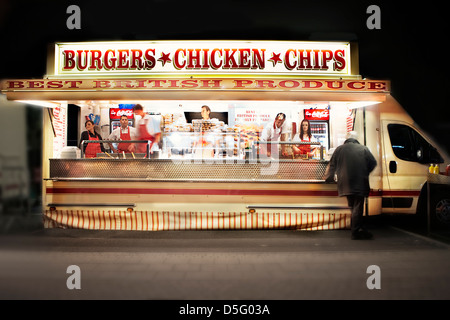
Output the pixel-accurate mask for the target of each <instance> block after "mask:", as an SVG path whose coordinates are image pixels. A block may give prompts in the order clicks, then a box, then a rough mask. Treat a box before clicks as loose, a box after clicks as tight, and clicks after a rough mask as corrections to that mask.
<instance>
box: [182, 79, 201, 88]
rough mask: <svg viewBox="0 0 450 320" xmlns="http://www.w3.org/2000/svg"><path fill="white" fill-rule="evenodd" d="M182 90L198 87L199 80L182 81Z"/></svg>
mask: <svg viewBox="0 0 450 320" xmlns="http://www.w3.org/2000/svg"><path fill="white" fill-rule="evenodd" d="M181 87H182V88H195V87H198V84H197V80H183V81H181Z"/></svg>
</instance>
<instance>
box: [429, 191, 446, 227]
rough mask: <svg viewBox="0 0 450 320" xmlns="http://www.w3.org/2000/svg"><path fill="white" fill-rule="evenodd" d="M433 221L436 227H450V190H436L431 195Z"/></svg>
mask: <svg viewBox="0 0 450 320" xmlns="http://www.w3.org/2000/svg"><path fill="white" fill-rule="evenodd" d="M430 209H431V212H430V213H431V223H432V226H435V227H445V228H450V192H449V190H447V191H446V192H445V190H443V191H439V192H436V194H435V195H432V196H431V208H430Z"/></svg>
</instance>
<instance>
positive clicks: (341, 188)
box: [324, 132, 377, 240]
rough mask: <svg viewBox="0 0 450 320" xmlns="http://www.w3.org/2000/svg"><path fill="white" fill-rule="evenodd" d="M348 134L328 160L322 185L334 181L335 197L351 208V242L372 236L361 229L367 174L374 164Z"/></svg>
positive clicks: (368, 154) (375, 163)
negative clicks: (340, 198)
mask: <svg viewBox="0 0 450 320" xmlns="http://www.w3.org/2000/svg"><path fill="white" fill-rule="evenodd" d="M355 138H356V134H355V133H354V132H351V133H350V134H349V135H348V139H347V140H345V142H344V144H343V145H341V146H339V147H337V148H336V150H335V151H334V153H333V155H332V156H331V159H330V163H329V165H328V167H327V170H326V173H325V177H324V179H325V181H326V182H333V181H335V175H336V178H337V187H338V194H339V196H340V197H343V196H346V197H347V202H348V205H349V207H350V208H351V212H352V217H351V231H352V239H355V240H359V239H371V238H372V234H371V233H370V232H368V231H367V230H365V229H364V227H363V212H364V200H365V197H367V196H368V195H369V191H370V186H369V174H370V173H371V172H372V170H373V169H374V168H375V167H376V165H377V161H376V160H375V157H374V156H373V154H372V153H371V152H370V150H369V149H368V148H367V147H366V146H363V145H361V144H360V143H359V142H358V140H356V139H355Z"/></svg>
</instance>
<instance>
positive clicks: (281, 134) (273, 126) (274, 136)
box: [260, 112, 289, 157]
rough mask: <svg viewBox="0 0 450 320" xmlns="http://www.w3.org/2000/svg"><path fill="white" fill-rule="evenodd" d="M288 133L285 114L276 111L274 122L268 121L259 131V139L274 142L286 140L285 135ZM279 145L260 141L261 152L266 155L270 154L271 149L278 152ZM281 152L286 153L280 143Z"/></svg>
mask: <svg viewBox="0 0 450 320" xmlns="http://www.w3.org/2000/svg"><path fill="white" fill-rule="evenodd" d="M288 133H289V128H288V126H287V124H286V115H285V114H284V113H282V112H280V113H278V114H277V115H276V117H275V120H274V122H269V123H268V124H267V125H266V127H265V128H264V129H263V131H262V132H261V137H260V141H261V142H276V141H278V140H280V141H286V140H287V135H288ZM279 150H280V149H279V146H278V145H277V144H265V143H261V153H262V154H267V156H268V157H270V156H271V154H272V151H274V152H276V153H277V154H278V152H279ZM281 152H282V154H283V155H286V154H287V152H286V147H285V146H284V145H282V147H281Z"/></svg>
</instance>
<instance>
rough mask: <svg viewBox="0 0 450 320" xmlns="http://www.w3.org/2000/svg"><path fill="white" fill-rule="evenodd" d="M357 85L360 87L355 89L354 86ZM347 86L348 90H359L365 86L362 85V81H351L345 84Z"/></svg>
mask: <svg viewBox="0 0 450 320" xmlns="http://www.w3.org/2000/svg"><path fill="white" fill-rule="evenodd" d="M357 84H359V85H360V86H358V87H356V86H355V85H357ZM347 86H348V87H349V88H350V89H356V90H360V89H364V87H365V84H364V82H362V81H352V82H349V83H348V84H347Z"/></svg>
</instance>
